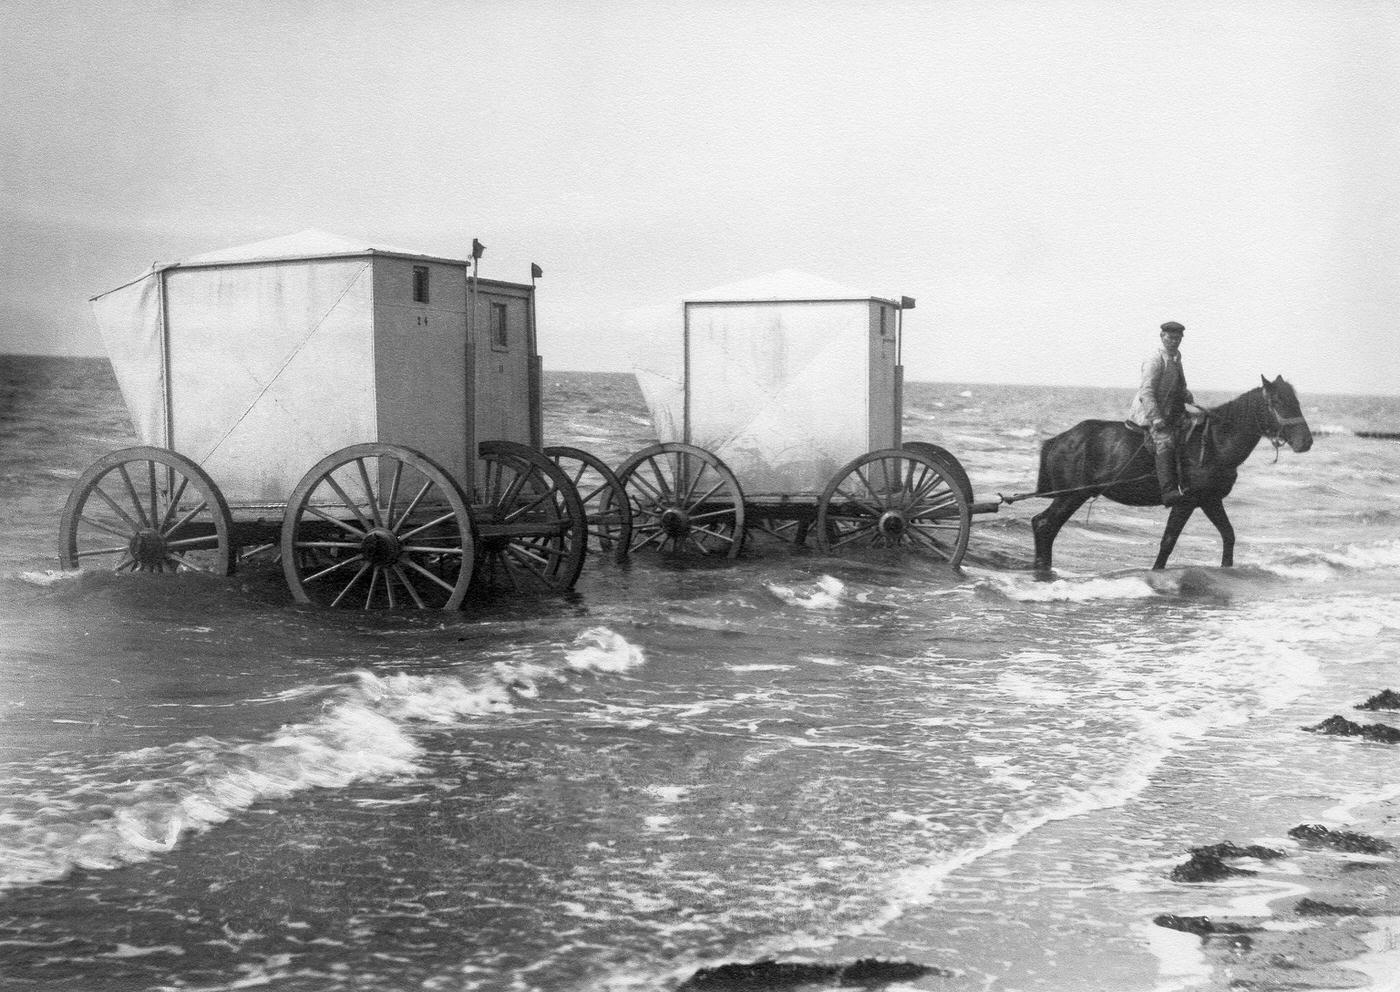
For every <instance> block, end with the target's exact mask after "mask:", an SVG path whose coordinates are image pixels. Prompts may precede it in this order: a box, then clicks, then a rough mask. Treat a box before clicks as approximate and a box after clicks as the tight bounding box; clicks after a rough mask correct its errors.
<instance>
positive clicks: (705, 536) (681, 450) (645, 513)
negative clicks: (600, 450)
mask: <svg viewBox="0 0 1400 992" xmlns="http://www.w3.org/2000/svg"><path fill="white" fill-rule="evenodd" d="M617 477H618V479H620V480H621V481H622V485H623V487H624V488H625V489H626V490H627V497H628V499H629V500H630V501H631V503H632V545H631V550H633V551H638V550H641V549H643V548H648V547H656V548H659V549H661V550H663V551H670V552H678V553H690V554H701V555H712V556H721V555H722V556H725V557H728V558H733V557H735V556H737V555H738V554H739V551H740V549H741V548H742V547H743V544H744V494H743V492H742V491H741V490H740V489H739V480H738V479H736V478H735V477H734V473H733V472H731V471H729V467H728V466H726V465H725V464H724V462H722V461H720V460H719V459H718V458H716V457H715V456H714V455H712V454H710V452H708V451H706V450H705V449H703V448H697V447H695V446H694V445H690V444H679V443H675V442H672V443H667V444H654V445H652V446H651V447H649V448H644V449H643V450H641V451H639V452H637V453H636V454H635V455H633V456H632V457H631V458H629V459H627V461H625V462H623V463H622V467H621V468H619V469H618V470H617Z"/></svg>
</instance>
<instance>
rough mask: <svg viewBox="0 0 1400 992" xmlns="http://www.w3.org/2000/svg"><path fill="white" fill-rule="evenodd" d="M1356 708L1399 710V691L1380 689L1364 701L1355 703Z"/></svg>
mask: <svg viewBox="0 0 1400 992" xmlns="http://www.w3.org/2000/svg"><path fill="white" fill-rule="evenodd" d="M1354 708H1355V709H1358V710H1400V692H1396V691H1395V690H1394V689H1382V690H1381V691H1380V692H1378V693H1376V694H1375V695H1374V696H1372V697H1371V698H1370V699H1368V700H1366V702H1364V703H1357V704H1356V706H1355V707H1354Z"/></svg>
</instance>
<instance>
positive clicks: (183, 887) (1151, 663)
mask: <svg viewBox="0 0 1400 992" xmlns="http://www.w3.org/2000/svg"><path fill="white" fill-rule="evenodd" d="M11 369H12V370H13V369H14V366H11ZM547 379H549V380H550V381H549V383H548V387H549V388H548V389H547V396H548V406H547V414H546V415H547V425H548V431H549V433H550V440H551V441H556V442H562V443H571V444H577V445H579V446H582V447H586V448H590V449H591V450H594V451H597V452H598V453H599V454H602V455H603V456H604V457H606V458H607V459H608V460H610V461H613V462H617V461H619V460H620V459H621V458H622V457H623V456H624V455H625V454H627V453H630V451H632V450H635V449H636V448H637V447H640V446H641V444H642V443H644V442H645V441H646V439H647V427H646V424H645V411H644V410H643V409H642V407H641V406H640V401H639V400H638V399H637V397H636V395H635V392H634V391H633V389H632V386H631V382H630V380H629V379H627V378H625V377H616V376H593V375H582V374H574V375H562V376H553V377H549V376H547ZM16 380H19V381H18V382H17V381H16ZM1295 384H1296V385H1298V387H1299V389H1300V392H1301V393H1302V394H1303V398H1304V405H1305V412H1306V413H1307V414H1308V416H1309V418H1310V420H1311V421H1312V425H1313V427H1314V429H1315V430H1316V429H1322V428H1326V427H1334V428H1336V429H1341V428H1353V429H1355V428H1371V429H1387V428H1391V427H1393V426H1394V423H1387V422H1385V421H1384V419H1383V418H1384V417H1388V416H1390V415H1391V414H1395V415H1396V420H1397V421H1400V404H1397V403H1394V402H1390V401H1377V400H1374V399H1371V400H1364V401H1363V400H1352V399H1346V398H1332V397H1328V398H1321V399H1319V398H1311V399H1310V398H1309V397H1308V396H1307V392H1306V383H1303V382H1298V383H1295ZM1245 385H1247V383H1246V384H1245ZM6 388H7V390H8V393H7V395H8V397H9V405H8V408H7V411H6V413H5V419H4V422H3V424H0V429H3V431H4V432H5V433H4V442H5V445H6V447H5V451H6V453H7V457H6V463H5V465H4V467H3V474H0V486H3V490H4V493H3V495H4V497H5V502H4V508H3V510H0V512H3V513H4V515H5V517H4V521H3V522H4V524H5V526H6V533H7V540H6V543H5V545H4V546H3V547H0V571H3V575H0V587H2V588H3V593H4V601H5V605H4V606H3V607H0V638H3V641H0V643H3V646H4V649H5V653H4V657H3V660H0V676H2V677H3V679H4V683H5V685H6V687H7V690H6V692H5V693H4V695H3V698H0V778H3V790H2V791H0V794H3V795H4V797H5V798H4V800H3V801H0V886H3V889H2V890H0V949H3V951H0V975H4V976H5V977H7V978H8V979H9V981H10V982H11V984H14V985H16V987H25V985H26V984H27V985H29V986H30V987H34V988H49V987H72V988H85V987H97V986H98V985H104V984H105V985H107V986H108V987H129V988H198V989H213V988H233V987H247V986H250V985H256V984H263V983H267V984H270V985H272V987H277V988H289V989H385V990H389V989H406V988H428V989H465V988H473V989H474V988H480V989H493V990H494V989H530V988H540V989H551V990H552V989H584V988H638V989H642V988H647V989H650V988H661V989H664V988H670V987H674V986H675V985H676V984H678V982H679V981H680V980H682V979H683V978H684V977H685V976H687V975H689V974H690V973H691V972H693V971H694V969H695V968H697V967H700V966H704V965H713V964H718V963H721V962H724V961H730V960H755V959H758V958H760V957H763V956H769V955H773V956H782V957H784V958H791V959H805V960H824V961H825V960H837V961H845V960H850V959H854V958H857V957H866V956H870V955H879V956H883V957H890V958H898V959H904V960H916V961H920V962H923V963H926V964H929V965H935V966H938V967H942V968H949V969H953V970H955V971H956V972H957V975H956V976H955V977H953V978H934V977H930V978H928V979H925V980H923V984H924V986H925V987H928V988H956V989H963V988H968V989H970V988H983V987H992V988H1006V989H1010V988H1043V989H1063V990H1070V989H1076V990H1077V989H1087V988H1102V989H1119V988H1121V989H1137V988H1141V989H1154V988H1165V987H1168V986H1169V985H1170V984H1171V976H1170V974H1169V973H1170V972H1171V970H1172V967H1174V966H1173V965H1172V964H1171V961H1172V960H1173V959H1172V958H1171V956H1170V955H1166V956H1162V953H1161V952H1162V946H1163V944H1164V943H1166V944H1170V937H1169V935H1168V936H1164V934H1165V932H1164V931H1160V930H1158V929H1157V928H1153V927H1151V926H1150V920H1151V918H1152V916H1153V915H1155V914H1157V913H1159V912H1184V913H1189V912H1193V911H1199V908H1200V902H1201V899H1202V898H1203V897H1202V896H1201V895H1200V894H1199V892H1198V891H1194V890H1192V889H1191V887H1190V886H1184V885H1179V884H1175V883H1172V882H1170V881H1168V880H1167V877H1166V874H1167V871H1168V870H1169V869H1170V867H1171V865H1172V864H1174V863H1177V862H1179V861H1180V860H1181V857H1182V855H1183V852H1184V851H1185V850H1186V849H1187V848H1188V847H1190V846H1192V845H1196V844H1205V843H1213V842H1216V841H1218V840H1222V839H1225V838H1227V837H1228V838H1231V839H1235V840H1237V841H1239V842H1242V843H1243V842H1249V841H1253V840H1256V839H1273V840H1275V841H1277V839H1278V838H1279V837H1281V835H1282V833H1283V831H1285V830H1286V829H1287V828H1288V827H1291V826H1293V825H1294V824H1296V823H1298V822H1303V821H1316V820H1321V819H1323V817H1324V814H1325V813H1326V812H1327V811H1328V810H1337V809H1339V808H1341V804H1343V803H1353V804H1354V803H1356V802H1359V801H1360V799H1361V798H1363V797H1366V796H1374V795H1380V794H1383V793H1385V792H1386V791H1387V790H1388V789H1390V788H1391V787H1392V783H1393V782H1394V776H1393V774H1392V772H1391V770H1390V767H1389V758H1388V756H1387V754H1386V752H1385V749H1384V748H1381V747H1355V746H1353V747H1351V748H1346V747H1345V746H1344V745H1342V744H1340V743H1339V742H1337V741H1335V740H1330V739H1326V738H1317V737H1314V736H1312V735H1307V734H1302V733H1300V732H1299V731H1298V727H1299V726H1300V725H1302V724H1303V723H1313V722H1316V721H1317V720H1319V719H1321V718H1323V717H1325V716H1328V715H1330V714H1331V713H1333V712H1343V711H1345V710H1347V709H1348V708H1349V707H1350V706H1351V705H1352V704H1354V703H1355V702H1359V701H1360V700H1361V699H1364V698H1366V696H1368V695H1370V694H1371V693H1373V692H1375V691H1377V690H1378V689H1380V688H1382V687H1384V686H1385V685H1387V684H1391V683H1393V682H1394V681H1400V680H1395V679H1393V671H1392V669H1393V660H1394V656H1395V647H1396V644H1397V641H1400V637H1397V624H1400V621H1397V619H1396V618H1397V617H1400V610H1397V609H1396V606H1397V589H1400V583H1397V576H1398V575H1400V541H1397V539H1396V537H1395V531H1394V519H1395V516H1394V515H1395V513H1396V510H1397V506H1396V495H1395V492H1394V488H1393V486H1394V480H1395V479H1396V478H1397V475H1400V457H1397V453H1396V451H1395V448H1394V446H1391V445H1387V444H1385V443H1383V442H1368V441H1362V440H1359V439H1356V438H1351V437H1346V436H1342V435H1337V434H1333V435H1331V436H1328V437H1320V438H1319V442H1318V444H1317V446H1316V447H1315V448H1314V450H1313V451H1312V452H1310V453H1309V454H1307V455H1304V456H1296V455H1292V454H1289V453H1286V452H1285V453H1284V455H1283V456H1282V457H1281V459H1280V460H1279V461H1278V463H1277V464H1271V462H1272V457H1273V453H1272V451H1271V450H1270V449H1269V448H1268V446H1267V445H1265V446H1264V447H1262V448H1261V449H1260V451H1258V452H1256V454H1255V455H1254V457H1253V459H1252V460H1251V461H1250V462H1248V463H1246V465H1245V466H1244V468H1243V470H1242V473H1241V482H1240V485H1239V487H1238V489H1237V496H1236V498H1234V499H1233V500H1232V502H1231V512H1232V516H1233V518H1234V520H1235V524H1236V529H1237V531H1238V532H1239V539H1240V543H1239V547H1238V549H1237V560H1238V561H1240V562H1241V563H1242V567H1240V568H1237V569H1234V570H1232V571H1229V572H1222V571H1221V570H1219V569H1216V568H1212V567H1210V566H1211V565H1212V564H1213V563H1214V562H1215V561H1217V560H1218V554H1219V551H1218V545H1217V543H1216V538H1215V534H1214V531H1213V529H1212V528H1210V527H1209V526H1208V525H1207V524H1206V523H1205V521H1203V520H1195V521H1193V522H1192V524H1191V525H1190V526H1189V527H1188V530H1187V533H1186V535H1185V536H1184V537H1183V539H1182V542H1181V543H1180V545H1179V546H1178V549H1177V552H1176V555H1175V557H1174V564H1175V565H1176V566H1177V567H1174V568H1173V569H1171V570H1169V571H1168V572H1166V573H1159V574H1152V573H1149V572H1145V571H1142V570H1141V567H1142V566H1144V565H1146V564H1149V563H1150V560H1151V556H1152V554H1153V552H1154V550H1155V545H1156V540H1157V536H1158V533H1159V528H1160V525H1161V523H1162V518H1161V515H1160V511H1158V512H1157V513H1153V512H1150V511H1141V510H1139V511H1131V510H1124V509H1121V508H1117V507H1111V506H1106V505H1096V506H1095V507H1094V508H1093V509H1092V510H1091V511H1090V515H1089V517H1088V520H1087V523H1086V522H1085V519H1084V516H1083V514H1081V516H1080V517H1079V518H1077V520H1076V522H1075V523H1072V524H1071V525H1070V526H1069V527H1067V528H1066V531H1065V532H1064V534H1063V535H1062V536H1061V538H1060V543H1059V545H1058V547H1057V561H1058V563H1059V564H1060V565H1061V566H1062V571H1061V572H1060V574H1059V577H1058V578H1057V580H1056V581H1053V582H1036V581H1034V580H1033V579H1032V577H1031V576H1030V575H1029V574H1028V573H1027V572H1026V571H1024V567H1025V565H1026V564H1027V559H1028V557H1029V550H1030V538H1029V530H1028V521H1029V518H1030V516H1031V515H1032V514H1033V513H1034V512H1036V511H1037V510H1038V509H1039V508H1040V507H1041V506H1042V505H1043V504H1040V503H1037V502H1034V501H1031V502H1027V503H1023V504H1018V505H1017V506H1016V507H1013V508H1008V509H1005V510H1004V511H1003V512H1002V513H1001V514H998V515H997V516H995V517H990V518H983V519H980V520H979V522H978V523H977V525H976V527H975V529H974V533H973V539H972V544H971V549H972V553H971V554H970V555H969V558H968V561H967V563H966V567H965V569H964V572H963V573H962V574H954V573H951V572H948V571H946V570H942V569H939V568H937V567H933V566H929V565H923V564H920V563H917V562H916V563H904V564H892V563H886V562H881V561H860V562H852V561H842V560H837V559H828V558H822V557H819V556H817V555H815V554H810V553H789V552H784V551H781V550H779V549H776V548H771V547H770V548H769V549H768V550H766V551H764V552H763V553H755V554H752V555H749V556H747V557H746V558H745V559H743V560H741V561H739V562H738V563H734V564H722V565H719V566H694V565H688V566H684V567H677V566H675V565H672V564H669V563H667V562H664V561H658V560H656V559H639V560H638V561H636V562H634V563H633V565H632V566H631V567H630V568H619V567H618V566H615V565H609V564H607V563H605V562H593V561H590V563H589V566H588V568H587V569H586V571H585V574H584V578H583V579H582V580H581V582H580V584H579V587H578V590H577V592H578V595H577V596H576V597H573V598H570V599H567V600H558V601H541V602H533V603H525V604H503V603H497V604H489V605H484V606H482V605H478V606H475V607H473V609H472V610H471V611H469V612H467V613H464V614H462V615H452V616H442V615H405V614H395V615H365V614H353V613H347V614H329V613H324V612H318V611H314V610H308V609H301V608H297V607H294V606H292V605H291V604H290V603H289V597H288V595H287V593H286V591H285V589H284V588H283V587H282V585H281V579H280V575H278V574H276V573H275V572H266V571H254V572H251V573H248V574H243V575H240V576H239V577H237V578H234V579H229V580H210V581H204V580H201V579H199V578H197V577H179V578H166V579H154V580H151V581H141V580H139V579H138V578H133V577H118V576H108V575H93V574H85V575H82V576H80V577H72V576H58V575H56V574H55V573H52V572H50V571H49V569H50V568H51V559H50V558H49V557H48V556H49V555H50V554H51V546H52V543H53V540H54V529H55V526H56V524H55V521H56V517H57V514H58V510H59V508H60V507H61V505H62V501H63V499H64V497H65V496H66V490H67V487H68V486H69V485H71V482H72V480H73V479H74V478H76V476H77V474H78V472H80V471H81V470H82V468H83V467H84V466H85V465H86V464H87V463H88V462H90V461H91V460H93V459H94V458H96V457H97V456H99V455H101V454H104V453H105V452H106V451H109V450H112V449H113V448H116V447H119V446H121V445H122V444H125V443H129V441H128V439H127V437H126V436H125V432H126V431H127V430H128V428H127V427H126V425H125V421H124V418H123V416H122V410H121V406H120V400H119V398H118V397H117V395H116V393H115V389H114V387H113V385H112V383H111V382H110V377H109V375H108V374H107V373H106V372H105V370H104V369H103V368H102V367H101V366H100V365H97V366H94V365H92V364H89V363H80V362H48V363H39V364H37V365H34V364H31V365H30V366H29V367H27V368H26V369H25V370H24V375H23V376H18V375H15V376H14V377H13V378H12V380H11V381H10V382H9V383H8V385H7V387H6ZM964 392H970V393H971V395H970V396H963V395H960V394H962V393H964ZM1225 398H1228V397H1223V396H1222V397H1220V399H1225ZM907 402H908V404H909V410H908V416H907V418H906V435H907V436H908V437H910V438H923V439H928V440H933V441H937V442H938V443H941V444H944V445H945V446H946V447H949V448H951V449H952V450H953V451H954V452H956V453H957V454H958V455H959V457H961V458H962V460H963V461H964V463H965V464H966V465H967V467H968V471H969V474H970V475H971V477H972V480H973V483H974V485H975V487H976V488H977V490H978V493H979V496H981V495H984V494H991V493H995V492H1004V493H1008V494H1010V493H1012V492H1018V491H1025V490H1027V489H1029V488H1030V487H1031V486H1032V485H1033V483H1034V476H1035V454H1036V450H1037V447H1038V443H1039V441H1040V440H1041V439H1042V438H1043V437H1045V436H1048V435H1049V434H1050V433H1053V432H1055V431H1057V430H1059V429H1062V428H1064V427H1067V426H1069V425H1070V423H1072V422H1073V421H1075V420H1078V419H1082V418H1083V417H1089V416H1100V415H1115V414H1116V412H1117V411H1118V410H1119V408H1120V407H1123V406H1126V401H1125V394H1123V393H1122V392H1114V391H1106V390H1058V391H1056V390H1049V391H1047V390H1033V389H1027V388H1024V387H977V386H967V387H963V386H958V387H952V386H932V385H925V384H913V385H911V387H910V390H909V393H908V399H907ZM984 420H985V421H986V422H987V423H989V424H991V425H994V426H987V424H986V423H984V422H983V421H984ZM11 454H13V457H11ZM1154 930H1156V931H1157V932H1156V933H1154V932H1153V931H1154Z"/></svg>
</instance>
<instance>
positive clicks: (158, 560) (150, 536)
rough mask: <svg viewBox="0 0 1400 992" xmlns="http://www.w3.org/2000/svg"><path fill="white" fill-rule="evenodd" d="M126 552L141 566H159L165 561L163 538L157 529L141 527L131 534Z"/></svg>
mask: <svg viewBox="0 0 1400 992" xmlns="http://www.w3.org/2000/svg"><path fill="white" fill-rule="evenodd" d="M127 552H128V553H129V554H130V555H131V557H132V558H134V559H136V563H137V564H138V565H140V566H141V567H142V568H159V567H160V566H161V564H162V563H164V561H165V538H163V537H161V536H160V532H159V531H156V530H152V529H151V528H149V527H147V528H143V529H142V530H139V531H137V532H136V533H135V534H133V535H132V536H131V541H130V542H129V543H128V544H127Z"/></svg>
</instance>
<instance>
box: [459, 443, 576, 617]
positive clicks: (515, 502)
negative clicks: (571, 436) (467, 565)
mask: <svg viewBox="0 0 1400 992" xmlns="http://www.w3.org/2000/svg"><path fill="white" fill-rule="evenodd" d="M478 451H479V454H480V456H481V462H482V466H483V471H482V474H481V477H480V478H478V479H477V488H476V496H475V498H474V499H473V501H472V502H473V507H474V509H475V512H476V514H477V517H478V522H477V525H478V528H479V532H480V534H481V545H480V548H479V550H478V552H477V555H478V562H477V584H478V586H480V587H482V588H487V589H494V590H497V591H504V592H536V593H540V592H566V591H568V590H569V589H572V588H573V586H574V583H575V582H577V581H578V576H579V572H581V571H582V570H583V559H584V555H585V554H586V552H587V549H588V515H587V513H586V511H585V510H584V506H583V501H582V500H581V499H579V494H578V490H577V489H576V488H574V484H573V482H571V481H570V480H569V477H568V475H566V474H565V472H564V470H563V469H561V468H560V467H559V466H558V465H556V464H554V462H553V461H551V460H550V459H549V458H548V457H547V456H546V455H544V454H543V453H541V452H539V451H536V450H535V449H534V448H531V447H530V446H529V445H525V444H517V443H515V442H513V441H482V442H481V444H480V445H479V446H478Z"/></svg>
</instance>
